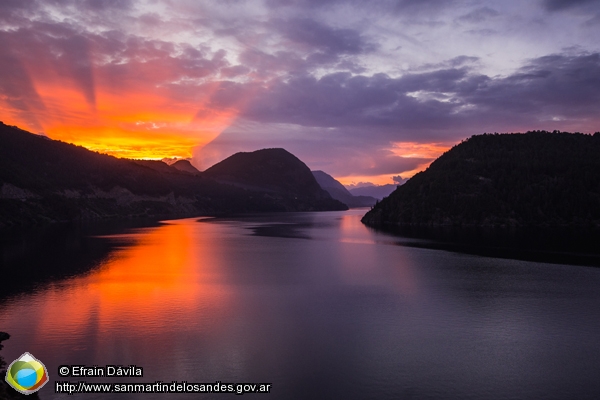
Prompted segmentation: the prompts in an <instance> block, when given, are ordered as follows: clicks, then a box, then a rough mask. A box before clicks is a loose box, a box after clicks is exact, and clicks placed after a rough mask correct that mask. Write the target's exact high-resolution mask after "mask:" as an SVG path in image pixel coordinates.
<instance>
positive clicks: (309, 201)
mask: <svg viewBox="0 0 600 400" xmlns="http://www.w3.org/2000/svg"><path fill="white" fill-rule="evenodd" d="M344 209H347V207H346V206H345V205H344V204H342V203H340V202H339V201H337V200H335V199H332V198H331V196H330V195H329V194H328V193H327V192H326V191H324V190H322V189H321V188H320V187H319V185H318V183H317V182H316V180H315V179H314V177H313V175H312V174H311V172H310V169H309V168H308V167H307V166H306V165H305V164H304V163H302V162H301V161H300V160H298V159H297V158H296V157H295V156H293V155H292V154H290V153H288V152H287V151H285V150H283V149H266V150H259V151H256V152H253V153H238V154H235V155H233V156H232V157H230V158H229V159H226V160H224V161H222V162H221V163H219V164H217V165H215V166H213V167H211V168H209V169H208V170H207V171H205V172H204V173H201V172H200V171H198V170H196V169H195V168H194V167H193V166H192V165H191V164H190V163H189V161H186V160H180V161H178V162H176V163H174V164H173V165H171V166H169V165H167V164H165V163H164V162H162V161H148V160H127V159H118V158H115V157H112V156H108V155H105V154H99V153H96V152H93V151H89V150H87V149H85V148H83V147H80V146H75V145H72V144H68V143H64V142H60V141H55V140H51V139H49V138H47V137H45V136H40V135H34V134H32V133H29V132H26V131H23V130H21V129H19V128H16V127H12V126H7V125H5V124H2V123H0V226H1V225H5V226H6V225H18V224H31V223H44V222H52V221H69V220H74V219H78V220H90V219H97V218H106V217H116V216H121V217H123V216H127V217H132V216H170V217H175V216H196V215H215V214H222V213H243V212H262V211H324V210H344Z"/></svg>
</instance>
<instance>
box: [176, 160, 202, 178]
mask: <svg viewBox="0 0 600 400" xmlns="http://www.w3.org/2000/svg"><path fill="white" fill-rule="evenodd" d="M170 167H171V168H175V169H177V170H179V171H184V172H189V173H190V174H194V175H199V174H200V171H198V170H197V169H196V167H194V166H193V165H192V163H191V162H189V161H188V160H179V161H176V162H174V163H173V164H171V165H170Z"/></svg>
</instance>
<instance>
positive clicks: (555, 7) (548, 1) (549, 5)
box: [544, 0, 598, 11]
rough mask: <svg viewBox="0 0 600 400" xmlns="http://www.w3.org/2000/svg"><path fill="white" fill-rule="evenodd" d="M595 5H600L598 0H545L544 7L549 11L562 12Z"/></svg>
mask: <svg viewBox="0 0 600 400" xmlns="http://www.w3.org/2000/svg"><path fill="white" fill-rule="evenodd" d="M593 3H598V0H544V7H545V8H546V9H547V10H548V11H561V10H565V9H568V8H574V7H578V6H582V5H587V4H593Z"/></svg>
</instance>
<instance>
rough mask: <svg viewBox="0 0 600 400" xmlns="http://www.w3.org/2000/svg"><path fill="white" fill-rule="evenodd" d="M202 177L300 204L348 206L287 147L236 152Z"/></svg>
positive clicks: (333, 207)
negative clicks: (322, 186) (332, 193)
mask: <svg viewBox="0 0 600 400" xmlns="http://www.w3.org/2000/svg"><path fill="white" fill-rule="evenodd" d="M203 176H205V177H208V178H212V179H215V180H217V181H218V182H220V183H225V184H230V185H234V186H236V187H241V188H244V189H249V190H259V191H264V192H267V193H269V194H270V196H272V197H273V198H281V199H290V200H292V199H293V200H294V201H296V202H297V203H298V204H305V203H306V204H308V203H315V202H316V203H318V204H321V205H322V207H326V208H329V209H337V210H345V209H348V207H346V206H345V205H344V204H342V203H340V202H339V201H337V200H334V199H332V198H331V196H330V195H329V193H327V192H326V191H325V190H323V189H322V188H321V186H319V184H318V183H317V181H316V180H315V178H314V176H313V175H312V173H311V172H310V169H309V168H308V167H307V166H306V164H304V163H303V162H302V161H300V160H299V159H298V158H296V156H294V155H293V154H291V153H289V152H288V151H286V150H284V149H262V150H257V151H254V152H251V153H243V152H242V153H236V154H234V155H232V156H231V157H228V158H226V159H225V160H223V161H221V162H219V163H217V164H215V165H213V166H212V167H210V168H209V169H207V170H206V171H204V172H203Z"/></svg>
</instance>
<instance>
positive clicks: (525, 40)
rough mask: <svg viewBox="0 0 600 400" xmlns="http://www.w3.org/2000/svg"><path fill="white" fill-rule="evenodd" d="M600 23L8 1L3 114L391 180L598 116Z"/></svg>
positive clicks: (0, 55) (123, 143)
mask: <svg viewBox="0 0 600 400" xmlns="http://www.w3.org/2000/svg"><path fill="white" fill-rule="evenodd" d="M598 38H600V1H596V0H570V1H567V0H531V1H522V0H504V1H483V0H462V1H461V0H394V1H391V0H381V1H372V2H368V1H358V0H357V1H336V0H327V1H325V0H264V1H242V0H240V1H237V0H223V1H218V2H216V1H198V0H189V1H188V0H185V1H184V0H182V1H176V0H162V1H161V0H147V1H141V0H128V1H126V0H81V1H76V0H64V1H63V0H60V1H59V0H47V1H41V0H40V1H36V0H2V1H0V71H1V73H0V120H2V121H3V122H5V123H7V124H10V125H17V126H19V127H21V128H23V129H26V130H29V131H31V132H34V133H42V134H45V135H47V136H49V137H51V138H53V139H59V140H63V141H66V142H71V143H75V144H79V145H83V146H85V147H87V148H90V149H93V150H97V151H100V152H103V153H108V154H112V155H116V156H119V157H128V158H156V159H161V158H163V157H184V158H186V157H192V162H193V163H194V165H195V166H196V167H198V168H199V169H205V168H207V167H209V166H211V165H212V164H214V163H215V162H218V161H220V160H222V159H223V158H225V157H228V156H230V155H231V154H233V153H235V152H238V151H253V150H257V149H260V148H265V147H283V148H285V149H287V150H288V151H290V152H292V153H293V154H295V155H296V156H298V157H299V158H300V159H301V160H303V161H304V162H305V163H307V164H308V166H309V167H310V168H311V169H321V170H324V171H325V172H327V173H329V174H331V175H333V176H334V177H336V178H338V179H339V180H340V181H341V182H342V183H344V184H351V183H353V182H354V183H358V182H375V183H379V184H385V183H392V181H393V177H397V176H402V177H409V176H411V175H412V174H414V173H415V172H417V171H419V170H421V169H423V168H424V167H426V166H427V165H428V163H430V162H431V161H432V160H433V159H434V158H436V157H437V156H439V155H440V154H441V153H442V152H444V151H445V150H446V149H448V148H449V147H451V146H452V145H454V144H456V143H458V142H460V141H461V140H462V139H465V138H467V137H469V136H471V135H473V134H480V133H483V132H523V131H527V130H535V129H546V130H554V129H559V130H563V131H580V132H585V133H592V132H595V131H600V40H598ZM396 179H398V178H396Z"/></svg>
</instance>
